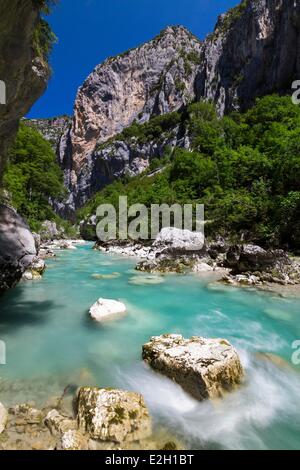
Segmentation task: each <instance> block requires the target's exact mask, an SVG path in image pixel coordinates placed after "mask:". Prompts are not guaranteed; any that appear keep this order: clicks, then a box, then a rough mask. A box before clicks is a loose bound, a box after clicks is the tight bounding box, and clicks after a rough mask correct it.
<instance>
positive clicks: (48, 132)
mask: <svg viewBox="0 0 300 470" xmlns="http://www.w3.org/2000/svg"><path fill="white" fill-rule="evenodd" d="M71 123H72V118H71V117H70V116H58V117H55V118H50V119H24V124H26V126H28V127H33V128H34V129H36V130H38V131H39V132H40V133H41V134H42V136H43V137H44V139H45V140H47V141H48V142H49V143H50V144H51V146H52V148H53V150H54V152H57V151H58V150H59V149H58V146H59V143H60V140H61V137H62V135H63V134H64V133H65V132H66V130H67V129H68V128H69V127H70V126H71Z"/></svg>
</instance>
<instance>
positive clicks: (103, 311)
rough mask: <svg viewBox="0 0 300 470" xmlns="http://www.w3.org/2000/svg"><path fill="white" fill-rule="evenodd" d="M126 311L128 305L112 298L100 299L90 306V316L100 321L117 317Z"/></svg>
mask: <svg viewBox="0 0 300 470" xmlns="http://www.w3.org/2000/svg"><path fill="white" fill-rule="evenodd" d="M125 313H126V306H125V305H124V304H123V303H122V302H118V301H117V300H112V299H99V300H97V302H96V303H95V304H94V305H93V306H92V307H91V308H90V316H91V317H92V319H93V320H95V321H98V322H102V321H106V320H111V319H115V318H117V317H118V316H119V315H124V314H125Z"/></svg>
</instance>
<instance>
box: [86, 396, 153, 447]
mask: <svg viewBox="0 0 300 470" xmlns="http://www.w3.org/2000/svg"><path fill="white" fill-rule="evenodd" d="M78 424H79V428H80V430H81V431H82V432H87V433H88V434H89V435H90V436H91V438H92V439H99V440H101V441H112V442H124V441H127V442H128V441H138V440H141V439H145V438H146V437H148V436H150V435H151V419H150V416H149V412H148V409H147V407H146V405H145V402H144V399H143V397H142V396H141V395H139V394H138V393H133V392H126V391H122V390H112V389H99V388H86V387H84V388H81V389H80V391H79V394H78Z"/></svg>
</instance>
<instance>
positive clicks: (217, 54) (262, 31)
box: [196, 0, 300, 114]
mask: <svg viewBox="0 0 300 470" xmlns="http://www.w3.org/2000/svg"><path fill="white" fill-rule="evenodd" d="M299 78H300V1H299V0H243V1H242V2H241V3H240V5H239V6H238V7H236V8H234V9H232V10H230V11H229V12H228V13H227V14H225V15H222V16H221V17H220V18H219V20H218V22H217V25H216V28H215V31H214V33H213V34H211V35H209V36H208V37H207V39H206V40H205V42H204V44H203V47H202V50H201V65H200V67H199V73H198V75H197V79H196V88H197V98H198V99H200V98H202V97H204V98H206V99H212V100H213V101H214V102H215V103H216V104H217V107H218V109H219V112H220V114H224V113H225V112H228V111H230V110H232V109H245V108H248V107H249V106H251V105H252V104H253V102H254V99H255V98H256V97H258V96H262V95H266V94H268V93H273V92H280V93H286V92H287V93H291V84H292V82H293V80H295V79H299Z"/></svg>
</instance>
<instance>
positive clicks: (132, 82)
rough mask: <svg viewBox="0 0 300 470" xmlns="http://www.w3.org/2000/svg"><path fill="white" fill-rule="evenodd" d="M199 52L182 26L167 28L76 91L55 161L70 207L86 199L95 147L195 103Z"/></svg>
mask: <svg viewBox="0 0 300 470" xmlns="http://www.w3.org/2000/svg"><path fill="white" fill-rule="evenodd" d="M200 50H201V43H200V41H199V40H198V39H197V38H195V37H194V36H193V35H192V34H191V33H190V32H189V31H187V30H186V29H185V28H183V27H180V26H178V27H169V28H167V29H166V30H164V31H162V33H161V34H160V35H159V36H157V37H156V38H154V39H153V40H152V41H150V42H148V43H146V44H144V45H142V46H141V47H138V48H136V49H133V50H130V51H128V52H126V53H124V54H122V55H120V56H117V57H115V58H109V59H107V60H106V61H105V62H104V63H103V64H101V65H99V66H98V67H96V68H95V70H94V71H93V72H92V73H91V75H90V76H89V77H88V78H87V80H86V81H85V83H84V84H83V86H82V87H81V88H80V89H79V91H78V94H77V97H76V102H75V108H74V119H73V124H72V127H71V129H70V130H68V131H67V132H66V134H65V135H64V137H63V139H62V142H61V151H60V161H61V164H62V167H63V169H64V170H65V180H66V184H67V186H68V188H69V189H70V190H71V197H70V200H69V204H71V206H74V207H75V206H78V205H79V204H82V203H83V202H84V201H85V200H86V198H87V197H88V193H89V191H88V189H89V187H90V181H89V178H88V179H86V178H85V175H86V174H89V173H90V170H89V168H90V167H91V164H92V160H95V158H92V155H93V152H94V150H95V148H96V145H99V144H101V143H103V142H105V141H107V140H108V139H109V138H111V137H112V136H114V135H116V134H118V133H119V132H121V131H122V129H123V128H124V127H127V126H129V125H130V124H132V122H133V121H137V122H139V123H143V122H145V121H147V120H149V118H151V117H152V116H155V115H159V114H165V113H170V112H172V111H175V110H178V109H180V108H182V107H183V106H185V105H186V104H188V103H189V102H191V101H192V100H194V99H195V78H196V74H197V70H198V66H199V57H200ZM99 187H100V185H98V187H97V189H99ZM83 191H86V194H84V193H83Z"/></svg>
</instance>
